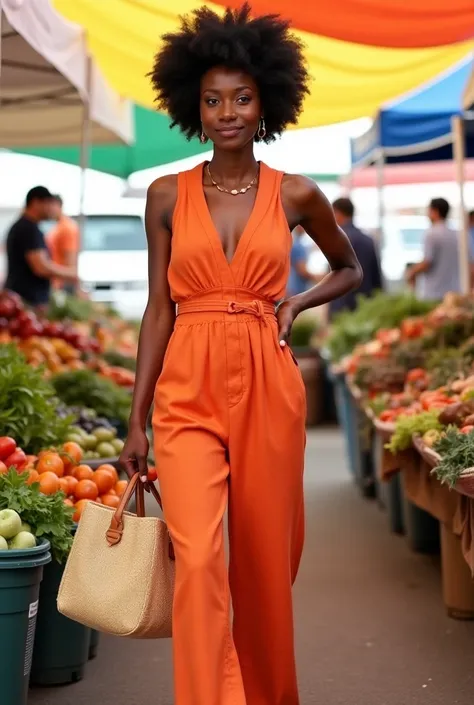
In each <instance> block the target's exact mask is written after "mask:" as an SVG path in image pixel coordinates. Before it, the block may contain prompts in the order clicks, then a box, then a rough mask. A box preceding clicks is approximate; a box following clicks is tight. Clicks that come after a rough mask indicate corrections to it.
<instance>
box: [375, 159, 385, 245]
mask: <svg viewBox="0 0 474 705" xmlns="http://www.w3.org/2000/svg"><path fill="white" fill-rule="evenodd" d="M384 167H385V155H384V152H383V149H382V148H381V149H380V151H379V153H378V155H377V161H376V164H375V168H376V177H377V210H378V229H377V240H378V244H379V247H381V246H382V244H383V230H384V222H385V202H384V185H385V174H384Z"/></svg>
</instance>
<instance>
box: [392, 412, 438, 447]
mask: <svg viewBox="0 0 474 705" xmlns="http://www.w3.org/2000/svg"><path fill="white" fill-rule="evenodd" d="M438 413H439V412H436V411H423V412H422V413H421V414H416V415H414V416H399V417H398V418H397V420H396V422H395V431H394V433H393V435H392V437H391V439H390V442H389V443H387V444H386V446H385V447H386V448H388V450H390V451H391V452H392V453H393V454H394V455H395V454H396V453H399V452H400V451H402V450H406V449H407V448H409V447H410V445H411V441H412V438H413V436H415V435H420V436H422V435H423V434H424V433H426V431H431V430H432V429H434V430H436V431H441V429H442V428H443V427H442V425H441V424H440V422H439V421H438Z"/></svg>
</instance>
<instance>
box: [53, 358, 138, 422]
mask: <svg viewBox="0 0 474 705" xmlns="http://www.w3.org/2000/svg"><path fill="white" fill-rule="evenodd" d="M52 383H53V385H54V388H55V390H56V393H57V395H58V397H59V398H60V399H61V401H63V402H64V403H65V404H67V405H68V406H82V407H87V408H89V409H94V411H96V412H97V415H98V416H103V417H105V418H106V419H109V420H110V421H119V422H120V423H122V424H127V423H128V417H129V415H130V406H131V396H130V393H129V392H127V391H126V390H125V389H123V388H122V387H119V386H118V385H117V384H115V382H112V380H110V379H105V378H104V377H100V376H99V375H98V374H96V373H95V372H92V371H91V370H73V371H70V372H64V373H62V374H60V375H57V376H56V377H54V378H53V379H52Z"/></svg>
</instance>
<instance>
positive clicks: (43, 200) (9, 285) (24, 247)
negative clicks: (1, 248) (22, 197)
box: [5, 186, 77, 308]
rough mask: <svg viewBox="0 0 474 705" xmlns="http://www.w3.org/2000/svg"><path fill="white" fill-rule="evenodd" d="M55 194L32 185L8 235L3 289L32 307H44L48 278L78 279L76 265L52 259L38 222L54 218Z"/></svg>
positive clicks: (48, 291) (46, 298)
mask: <svg viewBox="0 0 474 705" xmlns="http://www.w3.org/2000/svg"><path fill="white" fill-rule="evenodd" d="M54 205H55V201H54V196H53V195H52V194H51V193H50V192H49V191H48V189H47V188H45V187H44V186H35V187H34V188H32V189H31V190H30V191H28V193H27V195H26V204H25V209H24V211H23V213H22V215H21V217H20V218H19V219H18V220H17V221H16V222H15V223H14V224H13V225H12V227H11V228H10V231H9V233H8V235H7V240H6V251H7V263H8V274H7V279H6V282H5V288H6V289H9V290H10V291H14V292H16V293H17V294H19V295H20V296H21V297H22V298H23V299H24V300H25V301H26V303H28V304H30V305H31V306H36V307H39V308H41V307H45V306H46V305H47V304H48V301H49V294H50V288H51V279H52V278H53V277H61V278H62V279H64V280H67V281H70V282H75V281H77V273H76V269H75V267H65V266H62V265H59V264H56V263H55V262H53V261H52V260H51V258H50V256H49V251H48V248H47V245H46V242H45V238H44V235H43V233H42V231H41V230H40V228H39V227H38V223H40V222H41V221H43V220H49V219H50V218H52V217H53V211H54Z"/></svg>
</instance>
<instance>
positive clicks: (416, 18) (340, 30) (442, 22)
mask: <svg viewBox="0 0 474 705" xmlns="http://www.w3.org/2000/svg"><path fill="white" fill-rule="evenodd" d="M217 2H218V4H219V5H225V6H230V7H240V6H241V5H242V0H217ZM155 4H156V3H154V2H152V0H148V5H150V6H153V5H155ZM251 5H252V10H253V12H254V13H255V14H259V15H261V14H267V13H272V12H277V13H279V14H281V15H287V16H288V17H289V18H290V19H291V24H292V26H293V27H296V28H298V29H302V30H305V31H306V32H314V33H315V34H321V35H323V36H324V37H333V38H334V39H342V40H344V41H346V42H357V43H358V44H372V45H374V46H379V47H429V46H441V45H443V44H453V43H455V42H460V41H463V40H465V39H470V38H471V37H472V36H473V35H474V4H473V2H472V0H450V2H446V0H410V2H408V0H338V2H337V10H335V8H334V5H332V4H330V3H328V4H327V5H323V4H321V3H316V2H313V3H311V2H308V0H291V3H290V2H288V0H252V2H251Z"/></svg>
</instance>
